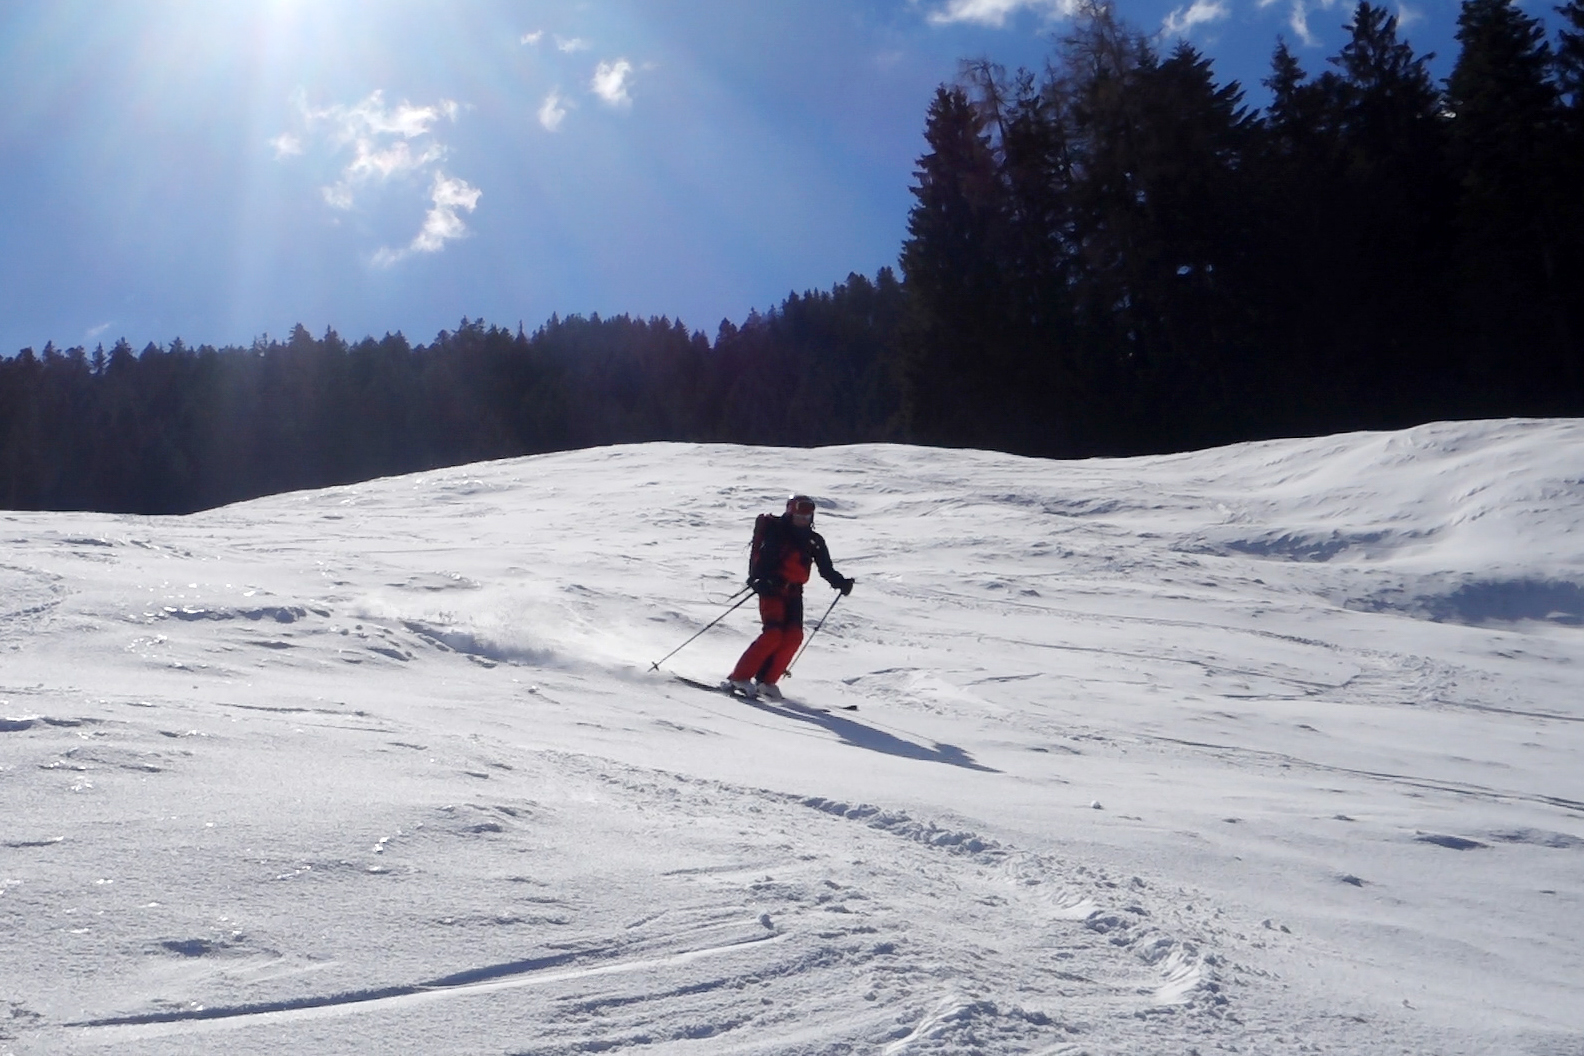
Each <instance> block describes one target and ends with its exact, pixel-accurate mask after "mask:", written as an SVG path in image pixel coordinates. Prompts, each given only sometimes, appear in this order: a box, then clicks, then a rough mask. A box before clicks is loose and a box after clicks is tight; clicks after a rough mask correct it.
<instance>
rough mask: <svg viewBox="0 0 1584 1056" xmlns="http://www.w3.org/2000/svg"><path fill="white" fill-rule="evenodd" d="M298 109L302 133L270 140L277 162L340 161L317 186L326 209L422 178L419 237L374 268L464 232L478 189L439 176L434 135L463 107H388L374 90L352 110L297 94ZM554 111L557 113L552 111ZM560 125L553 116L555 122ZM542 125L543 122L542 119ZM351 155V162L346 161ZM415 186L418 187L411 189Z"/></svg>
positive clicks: (442, 152)
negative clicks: (309, 157)
mask: <svg viewBox="0 0 1584 1056" xmlns="http://www.w3.org/2000/svg"><path fill="white" fill-rule="evenodd" d="M297 106H298V110H299V112H300V115H301V119H302V135H298V134H297V133H295V132H287V133H283V134H282V135H280V136H278V137H276V139H274V140H272V141H271V142H272V144H273V145H274V146H275V149H276V153H277V156H278V157H286V156H289V155H293V154H303V153H307V151H308V149H309V147H310V146H313V145H314V144H316V143H317V144H321V145H323V146H324V147H326V148H327V152H328V153H329V155H330V156H331V157H332V158H337V159H338V163H339V164H341V169H340V174H339V178H338V179H337V180H336V181H335V182H334V183H331V184H329V185H327V186H324V187H321V188H320V189H319V193H320V195H321V196H322V197H323V198H324V201H325V204H326V205H328V206H330V207H331V208H332V209H336V210H342V211H345V210H349V209H352V208H354V207H355V206H356V205H357V204H358V199H359V196H360V195H361V194H362V193H363V191H364V190H365V189H366V188H367V187H370V186H379V185H383V184H387V183H394V182H397V181H401V180H402V178H403V177H405V178H406V180H405V181H402V183H403V185H404V186H406V187H409V188H411V190H412V191H414V192H416V191H417V186H422V184H417V180H418V179H421V178H424V177H427V178H428V181H429V199H430V202H431V207H430V208H429V210H428V212H427V213H426V214H425V216H424V220H423V224H422V226H421V227H420V229H419V231H418V234H417V235H416V236H414V237H413V239H412V241H411V242H409V243H408V244H407V245H406V246H403V247H401V248H399V249H390V248H384V249H381V250H379V251H378V252H377V253H375V254H374V256H373V263H374V264H375V265H377V266H379V267H389V266H390V265H392V264H395V263H396V262H397V261H400V260H402V259H404V258H405V257H408V256H411V255H412V254H414V253H434V252H437V251H438V250H439V249H441V248H442V247H443V246H444V245H445V244H446V243H447V242H449V241H451V240H452V239H456V238H461V237H462V236H463V235H464V234H466V233H467V225H466V224H465V223H463V221H462V214H463V213H464V212H469V213H470V212H472V211H473V209H474V208H475V207H476V206H477V205H478V200H479V197H480V195H481V193H482V192H480V191H479V189H478V188H477V187H474V186H472V185H471V184H469V183H468V182H467V181H466V180H463V179H458V178H453V177H449V176H447V175H445V173H443V172H441V171H440V168H439V166H440V164H441V163H442V162H443V161H444V160H445V158H446V156H447V151H446V147H445V144H443V143H441V142H440V140H439V139H438V138H437V137H436V134H435V133H436V130H437V129H438V127H439V126H440V125H441V124H442V123H443V122H447V121H451V122H454V121H456V119H457V115H458V114H460V113H461V111H462V107H461V106H460V105H459V104H457V103H456V102H455V101H454V100H451V99H442V100H440V101H439V102H437V103H434V104H431V105H428V106H415V105H414V104H412V103H409V102H407V101H405V100H403V101H402V102H401V103H398V104H397V105H395V106H387V105H386V104H385V99H384V96H383V94H382V93H380V92H377V91H376V92H373V93H371V94H370V95H369V96H368V97H367V98H365V99H363V100H362V101H361V102H358V103H355V104H352V105H350V106H348V105H343V104H338V105H335V106H326V107H320V108H318V109H315V108H313V107H310V106H309V105H308V104H307V102H306V100H305V99H304V98H303V97H302V95H301V93H299V95H298V98H297ZM552 109H559V107H555V108H552ZM554 119H555V120H556V121H559V120H560V118H559V117H555V118H554ZM541 120H543V117H541ZM348 155H350V157H348ZM414 184H417V186H413V185H414Z"/></svg>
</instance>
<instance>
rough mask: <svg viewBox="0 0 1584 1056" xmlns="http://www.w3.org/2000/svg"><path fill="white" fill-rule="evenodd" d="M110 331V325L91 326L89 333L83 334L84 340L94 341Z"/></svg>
mask: <svg viewBox="0 0 1584 1056" xmlns="http://www.w3.org/2000/svg"><path fill="white" fill-rule="evenodd" d="M108 329H110V324H109V323H100V324H99V325H98V326H90V327H89V328H88V330H87V332H86V333H84V334H83V340H84V341H92V340H93V339H94V338H96V337H98V336H99V335H100V334H102V333H104V332H105V331H106V330H108Z"/></svg>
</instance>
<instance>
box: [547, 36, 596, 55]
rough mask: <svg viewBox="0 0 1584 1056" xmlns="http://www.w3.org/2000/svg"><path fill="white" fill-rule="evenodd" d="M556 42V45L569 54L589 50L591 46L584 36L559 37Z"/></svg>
mask: <svg viewBox="0 0 1584 1056" xmlns="http://www.w3.org/2000/svg"><path fill="white" fill-rule="evenodd" d="M555 42H556V47H557V48H558V49H560V50H561V51H564V52H566V53H567V54H568V55H570V54H572V53H573V52H575V51H587V50H588V48H589V42H588V41H586V40H584V39H583V38H582V37H557V38H555Z"/></svg>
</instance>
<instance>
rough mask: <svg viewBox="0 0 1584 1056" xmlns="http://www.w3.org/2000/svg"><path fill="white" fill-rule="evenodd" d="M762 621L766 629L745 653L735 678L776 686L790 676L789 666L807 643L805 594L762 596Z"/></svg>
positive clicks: (733, 675) (760, 613) (795, 590)
mask: <svg viewBox="0 0 1584 1056" xmlns="http://www.w3.org/2000/svg"><path fill="white" fill-rule="evenodd" d="M759 619H760V621H761V622H762V623H763V624H764V630H763V631H761V632H760V634H759V637H758V638H755V639H754V641H753V644H752V645H750V646H749V647H748V648H747V649H746V650H745V651H744V652H743V654H742V659H740V660H738V661H737V666H736V667H734V668H732V673H731V677H732V678H733V679H737V680H743V679H749V678H756V679H758V680H759V681H760V682H772V683H773V682H776V681H779V680H780V678H781V676H782V675H784V674H786V669H787V665H788V664H790V663H791V662H792V658H793V657H795V656H797V650H798V646H799V645H801V644H803V591H802V590H801V589H799V588H794V589H793V590H789V591H788V592H787V593H785V594H768V595H761V596H760V598H759Z"/></svg>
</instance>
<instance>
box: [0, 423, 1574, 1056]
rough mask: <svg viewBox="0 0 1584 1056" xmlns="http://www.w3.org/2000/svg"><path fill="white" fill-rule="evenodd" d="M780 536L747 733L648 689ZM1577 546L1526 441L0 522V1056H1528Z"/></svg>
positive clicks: (578, 480)
mask: <svg viewBox="0 0 1584 1056" xmlns="http://www.w3.org/2000/svg"><path fill="white" fill-rule="evenodd" d="M793 490H796V491H804V492H808V493H810V494H813V495H815V496H816V497H817V498H818V500H819V502H820V504H821V512H820V514H819V517H818V521H817V527H818V528H819V529H820V530H821V531H822V532H823V533H824V535H825V536H826V538H827V540H828V541H829V543H830V546H831V549H832V551H833V553H834V555H835V557H836V564H837V567H838V568H839V569H840V570H841V571H842V572H844V573H845V574H847V575H851V576H854V577H856V579H857V588H856V589H855V590H854V591H853V593H852V596H851V597H850V598H846V599H843V600H842V602H841V603H840V604H838V605H837V606H836V607H835V609H834V610H833V611H832V612H831V613H830V616H829V619H828V621H827V622H826V624H825V625H824V626H823V628H822V630H821V631H820V633H819V634H818V635H816V636H815V637H814V638H813V641H812V644H811V645H810V647H809V649H808V651H807V652H806V654H805V655H804V656H803V658H802V659H801V660H800V661H799V662H798V664H797V666H796V667H795V669H794V675H793V677H792V678H791V679H789V680H788V681H787V682H786V683H785V688H786V690H787V695H788V698H789V703H788V704H787V705H785V706H780V707H777V706H771V705H767V704H765V705H756V704H751V703H748V702H744V701H741V700H737V699H733V698H730V697H727V696H724V695H720V694H717V693H711V692H707V691H702V690H699V689H696V688H693V687H690V686H688V685H685V684H683V683H681V682H679V681H677V680H676V679H674V678H673V676H672V672H675V673H678V674H684V675H688V676H691V677H694V678H699V679H704V680H709V681H713V680H716V679H719V678H721V677H723V676H724V674H725V673H726V671H727V670H728V669H729V667H730V666H731V664H732V662H733V661H734V660H735V658H736V656H737V654H738V653H739V652H740V651H741V650H742V649H743V647H744V646H745V645H746V644H747V642H748V641H749V640H750V639H751V637H752V636H753V635H754V633H755V632H756V630H757V624H756V619H755V617H754V614H753V606H752V605H745V606H743V607H741V608H739V609H737V610H736V611H734V612H732V613H731V614H730V615H728V616H727V617H726V618H725V619H724V620H722V622H721V623H720V624H719V625H718V626H716V627H715V628H713V629H712V630H709V631H708V632H707V633H705V634H704V635H703V636H702V637H700V638H699V639H698V640H697V641H696V642H694V643H693V644H691V645H689V646H687V647H686V648H684V649H682V650H681V651H680V652H678V653H677V654H676V656H674V657H673V658H672V659H670V660H669V661H667V662H666V663H665V665H664V666H663V668H661V669H660V670H654V669H652V667H651V663H652V662H653V661H655V660H657V659H659V658H661V657H663V656H664V655H665V654H666V653H667V652H669V651H670V650H672V649H673V648H675V647H676V646H678V645H679V644H680V643H682V642H683V641H684V640H686V639H687V638H688V637H689V636H690V635H692V634H694V633H695V632H697V631H698V630H700V628H703V627H704V626H705V625H706V624H707V623H709V621H710V620H712V619H714V618H715V617H717V616H719V615H720V614H721V613H722V612H724V611H725V610H726V608H727V607H728V605H729V604H731V602H732V600H733V595H734V592H736V591H737V590H738V588H739V587H740V586H741V584H742V581H743V577H744V573H745V571H746V567H745V566H746V550H747V541H748V535H749V532H750V528H751V524H752V518H753V516H754V515H755V514H756V513H759V512H762V511H774V510H779V508H780V506H781V503H782V500H783V499H784V497H785V496H786V494H787V493H788V492H790V491H793ZM1581 526H1584V422H1580V421H1504V422H1472V423H1455V424H1438V425H1431V426H1426V427H1423V428H1418V429H1413V430H1409V431H1405V432H1398V433H1385V434H1381V433H1360V434H1353V435H1346V436H1336V437H1327V438H1320V439H1307V440H1289V441H1279V442H1270V443H1258V444H1245V445H1240V446H1236V447H1230V448H1225V449H1220V450H1215V451H1206V452H1200V453H1194V454H1184V455H1177V456H1171V457H1160V458H1141V459H1126V460H1096V461H1086V462H1052V461H1039V460H1031V459H1020V458H1013V457H1009V456H1004V455H997V454H987V453H982V452H972V451H940V450H926V449H918V448H909V447H891V446H863V447H845V448H829V449H822V450H817V451H787V450H770V449H753V448H736V447H722V446H694V445H679V444H656V445H643V446H631V447H615V448H606V449H600V450H591V451H580V452H574V453H567V454H558V455H550V456H544V457H535V458H524V459H516V460H511V461H504V462H496V463H491V464H486V465H476V466H468V467H464V468H459V469H447V470H442V471H436V472H429V473H421V474H417V475H414V476H408V477H401V478H396V479H389V480H380V481H374V482H370V483H366V484H359V485H356V486H351V487H342V488H332V489H329V490H325V491H318V492H311V493H298V494H292V495H282V496H277V497H273V498H268V499H263V500H259V501H256V502H250V503H245V504H242V505H238V506H233V507H229V508H226V509H220V510H215V511H211V512H207V513H203V514H199V515H195V516H191V517H180V518H138V517H112V516H103V515H94V514H31V513H15V514H0V1056H10V1054H13V1053H15V1054H18V1056H20V1054H22V1053H34V1052H41V1053H101V1052H104V1053H109V1052H114V1053H128V1054H155V1053H159V1054H165V1053H215V1052H225V1053H227V1054H229V1056H240V1054H246V1053H282V1052H296V1053H314V1054H320V1053H365V1052H380V1053H464V1052H465V1053H521V1054H529V1053H533V1054H550V1053H583V1052H643V1053H657V1054H658V1053H687V1054H693V1053H698V1054H707V1053H764V1054H772V1053H775V1054H793V1053H808V1054H812V1053H843V1052H846V1053H881V1054H923V1053H948V1052H951V1053H957V1052H983V1053H1013V1052H1029V1053H1095V1054H1099V1053H1129V1054H1132V1053H1178V1054H1193V1053H1198V1054H1202V1056H1209V1054H1211V1053H1216V1052H1222V1051H1226V1052H1247V1053H1303V1052H1323V1053H1404V1052H1406V1053H1416V1054H1417V1053H1469V1054H1475V1053H1479V1054H1484V1053H1532V1054H1535V1056H1542V1054H1548V1056H1564V1054H1578V1053H1584V913H1581V909H1584V907H1581V896H1584V765H1581V763H1584V702H1581V698H1584V693H1581V690H1584V677H1581V675H1584V530H1581ZM833 597H835V595H834V594H833V593H831V592H830V591H829V590H828V588H826V587H825V585H824V584H823V583H821V582H820V581H818V580H817V579H816V581H815V582H814V583H813V584H812V585H811V587H810V595H809V604H808V608H809V621H810V623H811V624H812V623H813V622H814V621H815V620H817V619H818V618H819V616H820V614H822V613H823V612H824V611H825V609H826V606H827V605H829V603H830V599H831V598H833ZM853 705H856V706H857V708H856V710H850V709H851V706H853ZM820 709H829V710H820Z"/></svg>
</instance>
